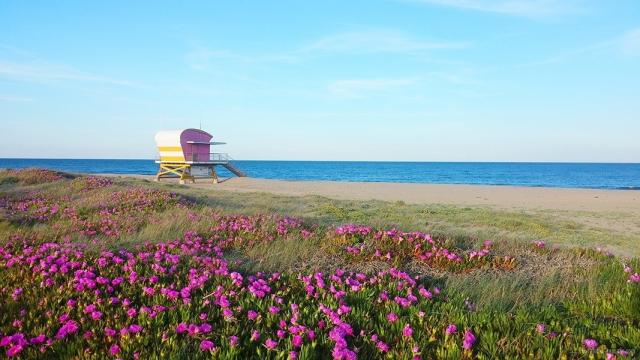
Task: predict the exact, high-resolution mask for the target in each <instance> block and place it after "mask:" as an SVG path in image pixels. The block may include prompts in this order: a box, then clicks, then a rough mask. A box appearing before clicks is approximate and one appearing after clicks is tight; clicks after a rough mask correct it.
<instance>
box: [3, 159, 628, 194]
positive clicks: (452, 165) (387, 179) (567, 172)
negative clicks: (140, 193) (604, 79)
mask: <svg viewBox="0 0 640 360" xmlns="http://www.w3.org/2000/svg"><path fill="white" fill-rule="evenodd" d="M233 164H234V165H235V166H236V167H237V168H239V169H241V170H242V171H243V172H245V173H246V174H248V175H249V176H251V177H254V178H261V179H273V180H285V181H296V182H298V181H305V182H308V181H340V182H356V183H359V182H362V183H403V184H469V185H483V186H484V185H491V186H516V187H520V186H524V187H545V188H547V187H549V188H568V189H616V190H640V164H622V163H497V162H485V163H478V162H475V163H473V162H465V163H461V162H459V163H458V162H422V163H420V162H346V161H338V162H335V161H239V160H238V161H235V160H234V161H233ZM25 167H39V168H46V169H54V170H59V171H64V172H70V173H94V174H95V173H114V174H122V175H137V174H144V175H154V174H155V173H156V172H157V169H158V165H157V164H155V163H154V162H153V161H151V160H104V159H102V160H87V159H84V160H83V159H2V158H0V168H16V169H17V168H25ZM218 170H219V171H218V174H219V175H220V176H222V177H226V176H230V175H231V174H230V173H228V171H227V170H226V169H224V168H219V169H218Z"/></svg>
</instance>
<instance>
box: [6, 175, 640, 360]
mask: <svg viewBox="0 0 640 360" xmlns="http://www.w3.org/2000/svg"><path fill="white" fill-rule="evenodd" d="M21 176H26V178H20V177H17V176H15V175H14V174H12V173H7V172H0V199H4V201H21V200H24V199H28V198H30V197H32V196H33V194H43V196H44V197H45V198H46V199H53V200H52V201H54V200H55V201H58V202H60V203H64V204H65V205H64V206H65V207H67V208H74V209H76V211H77V214H75V215H74V217H75V219H76V220H74V218H73V217H68V218H67V217H64V218H63V217H62V216H59V215H54V216H59V217H56V221H39V220H33V219H31V220H28V221H27V220H25V218H21V217H16V216H13V215H11V214H9V211H8V210H7V206H4V208H3V206H2V203H0V243H10V242H11V239H12V238H15V237H16V236H17V235H19V236H21V237H22V238H29V239H33V241H36V242H46V241H51V242H63V241H69V240H70V241H73V242H78V243H82V244H87V245H88V246H89V248H88V251H91V248H94V249H95V253H96V254H97V253H99V252H100V251H103V250H104V249H105V248H107V249H113V250H118V249H121V248H127V249H134V248H135V247H136V246H137V245H139V244H143V243H155V242H160V241H166V240H170V239H178V238H181V237H183V235H184V234H185V233H187V232H195V233H198V234H212V233H213V234H215V231H214V230H213V227H214V226H215V224H216V222H217V221H220V216H221V215H233V216H238V215H250V216H254V217H255V218H254V219H257V220H254V221H255V224H256V226H257V227H258V228H260V229H262V230H260V231H261V232H260V233H264V234H271V233H273V231H274V229H273V227H274V226H275V225H274V223H273V221H274V220H273V219H272V216H273V215H274V214H278V215H280V216H291V217H294V218H298V219H301V220H302V225H301V226H302V227H303V228H304V229H306V228H308V229H312V230H313V232H314V234H315V235H313V236H310V237H307V238H303V237H300V236H299V235H298V236H288V235H287V236H274V237H273V238H270V239H268V241H261V240H267V239H251V237H252V235H250V234H247V235H246V236H244V235H242V234H240V235H239V237H238V238H234V240H233V241H234V244H235V243H236V242H238V244H237V245H233V246H231V247H230V248H229V249H228V251H226V252H225V255H224V256H225V259H226V261H228V262H229V264H230V266H232V267H233V268H234V269H237V270H238V271H241V272H243V273H255V272H267V273H272V272H283V273H285V274H292V275H294V274H297V273H298V272H300V271H322V272H326V273H331V272H332V271H334V270H335V269H337V268H345V269H347V270H353V271H359V272H364V273H368V274H374V273H376V272H378V271H380V270H388V269H389V268H390V266H392V265H393V266H398V267H399V268H400V270H402V271H406V272H407V273H409V274H411V275H412V276H416V277H417V278H418V279H420V281H421V282H422V283H424V284H428V285H430V286H439V287H442V288H446V289H448V291H451V292H452V293H454V294H457V295H456V299H457V300H456V301H458V302H459V304H458V305H460V304H462V301H463V300H466V301H467V302H468V303H469V304H473V306H474V307H477V308H478V309H480V310H481V313H479V314H478V315H477V316H476V320H477V321H479V322H480V323H482V322H483V321H484V322H486V326H488V327H489V328H492V327H496V328H499V326H500V321H505V322H509V321H510V320H509V316H513V317H517V316H522V317H523V318H526V319H533V318H539V317H540V316H542V317H544V316H547V315H545V312H549V314H548V318H549V319H550V320H549V321H550V322H552V321H553V319H557V318H558V317H560V318H563V319H565V318H574V319H580V321H582V322H584V323H585V326H587V327H588V326H589V325H588V324H589V323H590V322H591V321H595V322H596V323H598V324H600V323H610V322H613V323H620V324H623V325H624V326H629V327H631V328H632V329H635V330H634V331H639V330H638V327H639V324H640V300H639V299H640V296H636V295H638V294H637V293H638V290H637V289H635V290H634V289H632V290H629V286H628V284H627V283H626V277H625V276H626V274H624V273H623V272H622V271H621V265H620V262H621V261H622V262H625V263H629V264H632V265H633V266H635V268H637V267H638V256H639V255H640V246H638V244H639V241H640V233H637V232H627V233H617V232H615V231H611V229H606V228H603V227H598V226H592V225H590V224H589V223H588V222H585V221H583V220H584V219H587V218H594V217H595V218H597V217H598V216H599V215H597V214H594V213H589V212H567V211H562V212H560V211H556V212H544V211H505V210H496V209H491V208H486V207H457V206H450V205H438V204H430V205H408V204H405V203H402V202H395V203H392V202H382V201H347V200H335V199H329V198H324V197H319V196H306V197H290V196H280V195H273V194H268V193H239V192H231V191H221V190H207V189H201V188H190V187H184V186H180V185H175V184H158V183H154V182H150V181H146V180H140V179H131V178H118V179H114V180H113V184H110V185H109V186H105V187H97V188H89V189H85V188H84V187H83V186H85V185H84V183H83V182H82V181H83V180H82V179H79V180H77V179H76V180H72V179H71V178H72V177H73V176H71V175H68V174H63V177H62V179H60V180H58V181H52V179H51V175H50V174H48V175H47V176H46V177H45V179H44V180H42V181H40V180H38V179H39V178H38V176H39V175H38V173H37V172H36V173H35V174H31V173H30V174H27V175H21ZM25 179H26V180H25ZM135 189H142V190H145V191H147V190H161V191H170V192H173V193H176V194H178V196H179V197H178V198H176V200H175V201H174V200H170V201H171V202H172V204H173V205H170V206H169V205H165V203H166V202H167V200H164V199H165V198H164V197H162V196H164V195H161V194H160V193H158V194H156V193H154V192H146V193H144V194H145V195H144V196H145V199H146V198H151V199H152V200H153V199H156V197H157V202H155V203H152V204H151V205H148V204H146V203H144V204H141V203H139V202H138V200H137V197H136V196H137V195H135V194H136V193H135V192H133V190H135ZM136 191H137V190H136ZM114 194H122V195H120V197H114ZM114 199H116V200H114ZM153 201H156V200H153ZM154 204H155V205H154ZM106 205H109V206H110V207H113V208H118V209H120V208H121V209H122V210H119V211H122V212H121V213H118V214H115V215H113V219H115V220H116V224H111V225H110V224H109V223H104V222H103V221H104V220H105V219H107V220H108V219H111V218H112V216H111V215H109V214H107V215H105V214H102V213H101V212H100V211H102V209H104V207H105V206H106ZM129 207H135V208H136V209H141V210H139V211H138V210H136V212H135V213H128V211H129V210H128V209H129ZM603 216H609V217H611V218H614V219H620V218H624V217H625V216H628V215H626V214H608V215H603ZM77 219H82V221H84V222H83V223H82V224H83V226H85V227H87V226H89V225H91V226H93V227H99V226H102V227H106V228H107V229H109V227H110V226H111V227H114V228H116V229H117V230H118V231H117V232H116V233H115V234H112V235H105V234H106V233H104V232H103V233H100V232H99V233H98V234H97V235H86V234H84V233H82V232H79V231H72V229H74V226H77ZM101 221H102V222H101ZM349 223H355V224H364V225H368V226H372V227H374V228H381V229H390V228H398V229H401V230H405V231H423V232H428V233H430V234H432V235H433V236H434V238H438V239H441V240H442V241H443V244H446V246H448V247H451V248H455V249H459V250H460V251H463V252H464V251H470V250H471V249H477V248H479V247H481V246H482V244H483V242H484V241H485V240H492V241H493V242H494V244H495V245H494V246H493V248H492V252H493V253H494V255H492V256H495V257H503V256H509V257H512V258H513V259H514V260H515V264H516V266H515V268H514V269H512V270H511V271H504V270H501V269H495V268H492V267H488V266H482V267H479V268H477V269H476V268H474V269H470V270H469V271H466V270H465V271H453V270H452V268H443V269H440V268H434V267H433V266H427V265H425V264H424V263H422V262H420V261H416V260H415V259H413V258H411V256H410V254H408V253H407V254H408V255H407V256H404V257H400V255H398V256H399V257H398V258H396V259H395V260H394V262H392V263H390V262H385V261H379V260H373V259H371V258H363V257H360V258H358V257H355V258H353V257H349V256H345V254H344V250H343V249H344V243H343V242H344V240H341V238H336V237H335V236H333V235H327V234H332V230H331V229H332V228H333V227H336V226H338V225H342V224H349ZM87 224H89V225H87ZM91 226H89V227H91ZM101 231H102V230H101ZM296 234H298V233H296ZM270 236H271V235H270ZM247 239H251V240H249V241H247ZM221 240H224V239H221ZM534 240H544V241H545V242H546V243H547V247H545V248H543V249H537V248H535V247H534V246H532V241H534ZM389 246H390V249H392V250H397V249H396V248H394V247H395V246H396V245H395V244H390V245H389ZM596 247H602V248H604V249H608V250H611V251H612V252H613V253H614V254H618V255H620V254H623V255H624V256H622V257H620V256H619V257H610V256H605V255H603V253H602V252H601V251H595V250H594V249H595V248H596ZM397 251H398V253H400V250H397ZM0 287H2V288H4V289H7V286H6V284H0ZM630 291H631V292H630ZM634 291H635V292H634ZM0 304H1V303H0ZM460 306H463V305H460ZM452 311H453V310H452ZM456 311H457V310H456ZM536 312H540V316H537V315H536V316H533V315H532V314H534V313H536ZM489 315H491V316H493V317H494V318H495V319H494V320H495V321H493V320H488V319H484V318H483V316H489ZM505 316H506V317H505ZM589 319H591V320H589ZM523 321H524V320H523ZM527 321H529V320H527ZM531 321H533V320H531ZM564 321H565V320H563V322H564ZM566 321H568V320H566ZM525 323H526V321H525ZM0 325H1V324H0ZM533 325H535V324H533ZM594 326H596V325H594ZM598 326H600V325H598ZM629 336H631V337H632V338H633V337H634V336H637V333H636V332H632V333H631V335H629ZM485 341H486V339H485ZM502 341H504V339H495V343H501V342H502ZM512 341H515V342H520V341H524V340H523V339H520V340H517V339H512ZM489 343H490V341H489ZM505 344H507V343H503V346H508V345H505ZM492 353H493V354H500V350H499V349H497V348H496V349H491V348H490V347H487V348H486V349H485V355H487V354H488V355H490V354H492ZM541 354H542V353H541ZM556 355H559V353H557V352H553V351H552V352H550V353H549V356H550V357H555V356H556ZM490 357H491V356H489V358H490ZM541 357H546V355H541ZM576 357H578V356H576Z"/></svg>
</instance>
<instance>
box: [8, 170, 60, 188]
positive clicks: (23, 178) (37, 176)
mask: <svg viewBox="0 0 640 360" xmlns="http://www.w3.org/2000/svg"><path fill="white" fill-rule="evenodd" d="M0 176H2V177H4V178H7V179H14V180H15V181H17V182H20V183H22V184H27V185H34V184H45V183H50V182H55V181H58V180H62V179H63V178H64V177H63V176H62V174H61V173H59V172H57V171H53V170H46V169H37V168H26V169H17V170H13V169H8V170H2V171H0Z"/></svg>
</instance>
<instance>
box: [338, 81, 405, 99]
mask: <svg viewBox="0 0 640 360" xmlns="http://www.w3.org/2000/svg"><path fill="white" fill-rule="evenodd" d="M416 82H417V79H415V78H379V79H344V80H336V81H333V82H331V83H330V84H329V85H328V86H327V89H328V90H329V92H330V93H331V94H333V95H335V96H338V97H343V98H364V97H366V96H367V95H368V94H371V93H377V92H386V91H389V90H393V89H398V88H402V87H406V86H410V85H413V84H415V83H416Z"/></svg>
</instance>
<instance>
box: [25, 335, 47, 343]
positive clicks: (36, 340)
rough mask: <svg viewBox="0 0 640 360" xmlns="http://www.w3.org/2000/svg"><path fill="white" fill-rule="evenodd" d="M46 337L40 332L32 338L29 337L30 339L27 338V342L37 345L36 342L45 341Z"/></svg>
mask: <svg viewBox="0 0 640 360" xmlns="http://www.w3.org/2000/svg"><path fill="white" fill-rule="evenodd" d="M46 339H47V337H46V336H45V335H44V334H40V335H38V336H36V337H34V338H31V340H29V343H30V344H31V345H38V344H42V343H43V342H45V340H46Z"/></svg>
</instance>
